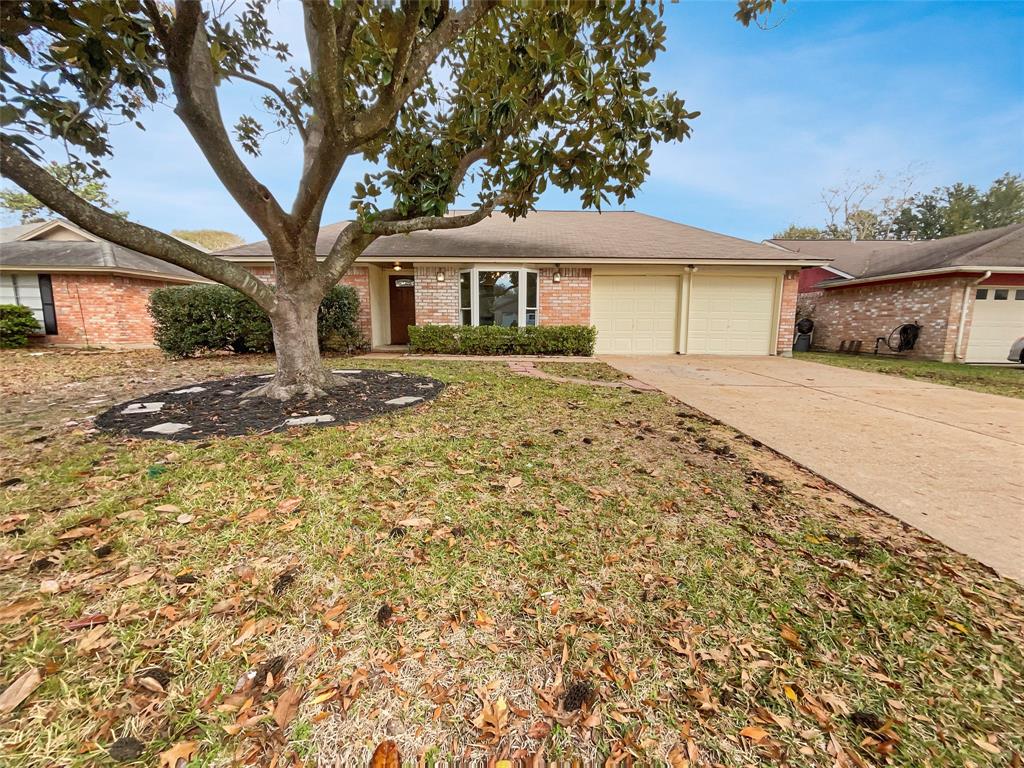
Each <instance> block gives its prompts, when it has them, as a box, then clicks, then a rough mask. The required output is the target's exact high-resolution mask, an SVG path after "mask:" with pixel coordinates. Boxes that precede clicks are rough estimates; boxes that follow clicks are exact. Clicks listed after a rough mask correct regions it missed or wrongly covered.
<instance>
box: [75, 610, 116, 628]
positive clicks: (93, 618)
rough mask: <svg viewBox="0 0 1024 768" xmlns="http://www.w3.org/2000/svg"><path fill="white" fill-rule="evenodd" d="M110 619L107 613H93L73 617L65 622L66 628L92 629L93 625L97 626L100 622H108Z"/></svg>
mask: <svg viewBox="0 0 1024 768" xmlns="http://www.w3.org/2000/svg"><path fill="white" fill-rule="evenodd" d="M108 621H110V619H109V618H108V617H107V615H106V614H105V613H93V614H90V615H88V616H80V617H79V618H77V619H72V620H71V621H69V622H67V623H65V624H64V629H69V630H74V629H91V628H92V627H97V626H99V625H100V624H106V623H107V622H108Z"/></svg>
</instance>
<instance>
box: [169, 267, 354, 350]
mask: <svg viewBox="0 0 1024 768" xmlns="http://www.w3.org/2000/svg"><path fill="white" fill-rule="evenodd" d="M149 313H150V315H152V317H153V323H154V329H153V335H154V338H155V339H156V343H157V346H159V347H160V349H162V350H163V351H164V352H165V353H167V354H168V355H171V356H172V357H192V356H193V355H196V354H199V353H201V352H219V351H223V350H231V351H232V352H238V353H244V352H270V351H272V350H273V349H274V333H273V329H272V328H271V325H270V318H268V317H267V315H266V313H265V312H264V311H263V310H262V309H260V308H259V306H258V305H257V304H256V303H255V302H254V301H252V300H251V299H249V298H247V297H246V296H244V295H242V294H241V293H239V292H238V291H236V290H234V289H233V288H228V287H227V286H224V285H189V286H183V287H175V288H158V289H157V290H155V291H153V292H152V293H151V294H150V296H149ZM358 314H359V297H358V296H357V295H356V292H355V289H353V288H351V287H349V286H341V285H339V286H336V287H335V288H333V289H332V290H331V292H330V293H329V294H327V296H326V297H325V298H324V300H323V302H322V303H321V304H320V311H319V317H318V334H317V335H318V337H319V341H320V348H321V349H325V350H328V351H331V352H343V353H346V354H347V353H350V352H355V351H358V350H362V349H365V348H366V346H367V343H366V340H365V339H364V338H363V337H362V335H361V334H360V333H359V329H358V327H357V326H356V318H357V316H358Z"/></svg>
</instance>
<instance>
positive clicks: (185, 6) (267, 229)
mask: <svg viewBox="0 0 1024 768" xmlns="http://www.w3.org/2000/svg"><path fill="white" fill-rule="evenodd" d="M175 7H176V14H175V19H174V24H173V25H172V26H171V27H170V29H167V30H165V31H164V33H163V38H162V40H161V42H162V43H163V46H164V50H165V51H166V54H167V69H168V72H169V73H170V75H171V85H172V86H173V88H174V94H175V97H176V98H177V102H178V104H177V107H176V108H175V110H174V111H175V113H176V114H177V115H178V117H180V118H181V120H182V122H183V123H184V124H185V127H186V128H188V131H189V133H191V134H192V137H193V138H194V139H195V142H196V144H198V145H199V148H200V150H202V152H203V155H204V156H205V157H206V159H207V162H209V164H210V167H211V168H212V169H213V171H214V173H215V174H217V178H218V179H220V181H221V183H222V184H223V185H224V187H225V188H226V189H227V190H228V192H229V193H231V196H232V197H233V198H234V199H235V201H236V202H237V203H238V204H239V206H241V208H242V210H243V211H245V212H246V214H247V215H248V216H249V218H250V219H252V221H253V222H254V223H255V224H256V226H258V227H259V228H260V231H261V232H263V234H264V236H265V237H266V238H267V239H268V240H270V241H271V243H276V242H277V241H278V240H280V235H281V232H282V230H283V229H284V228H285V227H286V225H287V218H286V216H285V213H284V211H283V210H282V209H281V206H280V205H278V202H277V200H275V199H274V196H273V195H272V194H271V193H270V190H269V189H267V188H266V187H265V186H264V185H263V184H261V183H260V182H259V181H258V180H257V179H256V178H255V177H254V176H253V175H252V173H251V172H250V171H249V169H248V167H247V166H246V165H245V163H243V162H242V160H241V158H240V157H239V156H238V153H237V152H235V148H234V146H233V145H232V144H231V138H230V137H229V136H228V132H227V129H226V128H225V127H224V120H223V118H222V117H221V113H220V103H219V101H218V99H217V89H216V86H215V84H214V73H213V64H212V62H211V58H210V46H209V43H208V41H207V39H206V30H205V28H204V27H203V9H202V6H201V5H200V4H199V3H198V2H191V1H190V0H177V3H176V6H175Z"/></svg>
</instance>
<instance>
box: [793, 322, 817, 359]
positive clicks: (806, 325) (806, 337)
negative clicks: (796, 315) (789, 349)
mask: <svg viewBox="0 0 1024 768" xmlns="http://www.w3.org/2000/svg"><path fill="white" fill-rule="evenodd" d="M813 340H814V321H813V320H811V318H809V317H805V318H804V319H803V320H801V321H800V322H798V323H797V324H796V338H795V339H794V340H793V351H794V352H810V351H811V342H812V341H813Z"/></svg>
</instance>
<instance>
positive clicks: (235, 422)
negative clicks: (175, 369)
mask: <svg viewBox="0 0 1024 768" xmlns="http://www.w3.org/2000/svg"><path fill="white" fill-rule="evenodd" d="M335 374H336V375H337V378H338V379H339V380H342V379H348V380H350V381H351V383H348V384H345V383H342V384H339V385H338V386H337V387H334V388H332V389H330V390H328V393H327V396H326V397H318V398H315V399H302V398H292V399H290V400H287V401H285V402H280V401H278V400H272V399H270V398H266V397H257V398H243V397H242V396H241V395H242V394H243V393H245V392H248V391H249V390H251V389H255V388H256V387H258V386H260V385H262V384H266V383H267V381H268V380H269V379H270V376H269V375H264V376H238V377H235V378H231V379H217V380H214V381H204V382H201V383H199V384H187V385H182V386H180V387H177V388H175V389H173V390H167V391H165V392H158V393H156V394H152V395H146V396H144V397H139V398H136V399H135V400H129V401H127V402H124V403H120V404H119V405H116V406H114V407H113V408H111V409H109V410H107V411H105V412H103V413H102V414H100V415H99V416H98V417H97V418H96V422H95V423H96V426H97V427H98V428H99V429H101V430H104V431H106V432H114V433H117V434H122V435H129V436H131V437H138V438H144V439H154V438H156V439H161V440H177V441H187V440H199V439H203V438H208V437H224V436H230V435H248V434H254V433H265V432H279V431H284V430H287V429H292V428H295V427H299V426H313V427H336V426H340V425H343V424H347V423H350V422H353V421H363V420H366V419H370V418H373V417H374V416H378V415H381V414H385V413H391V412H393V411H400V410H402V409H403V408H409V407H411V406H415V405H422V404H423V403H425V402H427V401H429V400H433V399H434V398H435V397H437V396H438V395H439V394H440V393H441V391H442V390H443V389H444V386H445V385H444V383H443V382H440V381H438V380H437V379H431V378H428V377H426V376H413V375H411V374H407V373H400V372H398V371H375V370H351V371H344V372H339V371H335ZM317 417H319V418H317Z"/></svg>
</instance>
